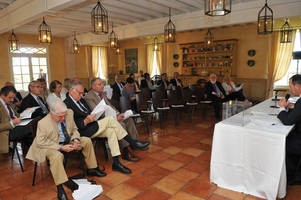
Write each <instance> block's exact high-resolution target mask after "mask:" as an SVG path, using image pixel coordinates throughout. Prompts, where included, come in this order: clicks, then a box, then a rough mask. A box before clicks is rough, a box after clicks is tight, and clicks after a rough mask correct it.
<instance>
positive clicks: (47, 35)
mask: <svg viewBox="0 0 301 200" xmlns="http://www.w3.org/2000/svg"><path fill="white" fill-rule="evenodd" d="M39 42H40V43H45V44H51V42H52V36H51V28H50V26H49V25H48V24H47V23H46V22H45V18H44V17H43V22H42V23H41V24H40V26H39Z"/></svg>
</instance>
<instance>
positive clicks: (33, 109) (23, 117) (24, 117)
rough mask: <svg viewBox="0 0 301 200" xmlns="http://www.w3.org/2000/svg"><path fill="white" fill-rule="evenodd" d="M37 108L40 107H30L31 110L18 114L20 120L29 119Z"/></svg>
mask: <svg viewBox="0 0 301 200" xmlns="http://www.w3.org/2000/svg"><path fill="white" fill-rule="evenodd" d="M37 108H40V106H36V107H32V108H28V109H26V110H24V111H23V112H22V113H21V114H20V118H21V119H30V118H31V115H32V113H33V112H34V111H35V110H36V109H37Z"/></svg>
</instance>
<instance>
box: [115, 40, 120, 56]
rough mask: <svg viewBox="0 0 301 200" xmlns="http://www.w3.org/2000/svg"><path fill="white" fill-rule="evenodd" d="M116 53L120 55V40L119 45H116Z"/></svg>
mask: <svg viewBox="0 0 301 200" xmlns="http://www.w3.org/2000/svg"><path fill="white" fill-rule="evenodd" d="M115 53H116V54H117V55H119V54H120V53H121V52H120V44H119V42H117V46H116V50H115Z"/></svg>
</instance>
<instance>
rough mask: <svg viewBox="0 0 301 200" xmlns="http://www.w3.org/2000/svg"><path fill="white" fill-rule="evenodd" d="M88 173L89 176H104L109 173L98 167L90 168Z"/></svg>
mask: <svg viewBox="0 0 301 200" xmlns="http://www.w3.org/2000/svg"><path fill="white" fill-rule="evenodd" d="M87 175H88V176H98V177H104V176H106V175H107V174H106V173H105V172H104V171H101V170H100V169H98V167H97V168H93V169H88V170H87Z"/></svg>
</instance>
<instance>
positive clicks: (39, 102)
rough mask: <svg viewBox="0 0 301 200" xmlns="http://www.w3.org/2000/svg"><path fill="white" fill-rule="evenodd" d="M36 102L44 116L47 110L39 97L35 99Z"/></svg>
mask: <svg viewBox="0 0 301 200" xmlns="http://www.w3.org/2000/svg"><path fill="white" fill-rule="evenodd" d="M37 102H38V104H39V105H40V107H41V108H42V110H43V113H44V114H46V113H48V109H47V107H46V106H45V104H44V103H43V101H42V100H41V99H40V97H37Z"/></svg>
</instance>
